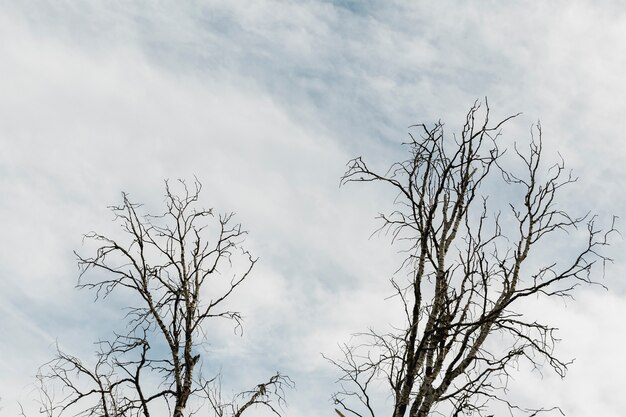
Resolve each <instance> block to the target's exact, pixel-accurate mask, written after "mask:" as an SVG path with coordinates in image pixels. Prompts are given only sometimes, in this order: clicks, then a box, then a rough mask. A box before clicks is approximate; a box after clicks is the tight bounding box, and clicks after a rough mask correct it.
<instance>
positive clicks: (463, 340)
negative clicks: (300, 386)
mask: <svg viewBox="0 0 626 417" xmlns="http://www.w3.org/2000/svg"><path fill="white" fill-rule="evenodd" d="M480 107H481V103H475V104H474V106H473V107H472V108H471V109H470V111H469V112H468V114H467V117H466V120H465V124H464V126H463V129H462V131H461V133H460V136H454V137H448V136H445V135H444V126H443V124H442V123H441V122H439V123H437V124H435V125H434V126H433V127H431V128H429V127H427V126H426V125H423V124H422V125H416V126H412V127H411V128H415V129H417V130H418V133H417V134H416V135H413V134H411V135H410V140H409V141H408V143H406V144H405V145H406V147H407V148H408V150H409V152H410V156H409V158H408V159H407V160H405V161H402V162H398V163H395V164H393V165H392V166H391V168H390V169H389V170H388V171H387V172H386V173H385V174H379V173H377V172H376V171H374V170H372V169H370V167H369V166H368V165H367V164H366V163H365V162H364V161H363V160H362V159H361V158H360V157H359V158H356V159H353V160H352V161H350V162H349V163H348V168H347V171H346V173H345V175H344V176H343V178H342V184H346V183H350V182H377V183H383V184H385V185H386V186H390V187H392V188H393V189H395V190H396V192H397V198H396V200H395V202H394V203H395V204H394V209H392V211H391V212H390V213H388V214H381V215H380V219H381V221H382V227H381V229H380V231H382V232H384V233H388V234H390V236H391V237H392V239H393V242H394V243H396V244H400V245H405V246H402V250H403V251H406V252H405V253H406V257H405V259H404V262H403V264H402V266H401V267H400V268H399V269H398V271H397V274H398V273H400V272H402V271H404V272H405V273H406V275H404V274H402V275H400V277H404V276H406V277H407V278H406V279H405V278H398V277H397V275H396V278H393V279H392V280H391V284H392V286H393V289H394V294H395V295H394V296H393V298H394V299H396V300H399V304H398V305H399V306H401V310H402V316H403V320H402V321H403V324H402V325H401V326H396V327H393V330H391V331H389V332H378V331H375V330H369V331H367V332H365V333H360V334H356V335H354V337H353V339H351V342H350V343H347V344H344V345H342V346H341V347H342V351H343V355H342V358H341V359H333V360H331V362H333V363H334V364H335V365H336V366H337V367H338V368H339V369H340V371H341V377H340V380H339V383H340V386H341V389H340V391H339V392H337V393H336V394H335V395H334V397H333V398H334V401H335V404H337V405H338V406H339V407H341V408H342V411H338V413H339V415H343V414H342V412H343V413H345V414H346V415H355V416H372V417H374V415H375V413H376V410H378V409H380V408H377V407H380V404H378V405H377V404H376V399H377V396H376V391H375V388H376V387H377V384H379V385H380V384H383V386H386V387H387V388H388V389H389V392H390V394H391V398H392V403H393V409H392V410H390V411H389V414H391V415H392V416H393V417H404V416H407V415H408V416H411V417H426V416H431V415H448V416H453V417H456V416H461V415H467V416H484V415H491V414H494V412H493V408H498V407H500V408H501V407H503V406H504V407H505V409H507V410H508V413H510V415H531V416H534V415H537V414H539V413H541V412H543V411H552V410H554V411H560V409H558V408H556V407H553V408H523V407H521V406H518V405H516V404H514V403H513V402H512V401H511V400H509V396H507V383H508V381H509V376H510V373H511V372H512V370H513V369H516V368H517V367H518V365H519V364H521V363H522V362H523V361H527V363H528V364H530V366H532V367H533V368H535V369H539V368H541V367H542V366H544V367H545V366H547V367H549V368H551V369H553V370H554V371H555V372H556V373H557V374H558V375H560V376H564V375H565V372H566V370H567V367H568V362H566V361H564V360H561V359H559V358H558V357H557V356H556V355H555V353H554V347H555V343H556V342H557V339H556V335H555V331H556V329H555V328H554V327H552V326H550V325H549V324H546V323H544V322H543V321H540V320H539V319H538V318H532V317H530V316H529V315H528V314H524V310H523V307H524V303H525V302H528V301H530V299H531V297H532V298H538V297H539V298H540V297H570V296H571V292H572V290H573V289H574V288H575V287H577V286H578V285H580V284H583V283H592V282H593V280H592V277H591V275H590V272H591V269H592V267H593V266H594V265H595V264H597V263H600V264H604V263H605V262H606V261H609V260H610V259H608V258H607V257H606V256H605V255H603V254H602V253H601V251H600V249H601V248H602V247H603V246H605V245H607V237H608V235H609V234H610V233H611V232H612V231H614V228H613V224H611V226H610V227H607V230H605V231H602V230H600V229H599V228H598V227H597V225H596V223H597V222H596V219H595V217H594V216H591V215H589V214H587V215H583V216H582V217H573V216H572V215H570V214H568V213H567V212H566V211H564V210H563V209H561V208H559V202H558V198H557V196H558V195H559V192H560V191H561V189H562V188H563V187H564V186H567V185H568V184H571V183H573V182H575V180H576V179H575V178H574V177H572V175H571V173H570V172H568V171H567V170H566V169H565V167H564V164H563V162H562V160H560V161H559V162H557V163H556V164H554V165H552V166H548V167H545V168H544V165H543V164H542V157H543V155H542V139H541V127H540V125H537V126H536V127H534V128H532V129H531V139H530V141H529V145H528V146H523V147H522V146H518V145H516V144H515V145H513V146H512V147H511V149H510V151H509V152H508V153H507V152H505V150H504V149H503V147H502V145H501V141H502V138H501V137H500V129H501V126H502V125H503V123H505V122H507V121H508V120H510V119H511V118H513V117H515V116H512V117H509V118H506V119H504V120H503V121H501V122H499V123H496V124H493V125H492V124H490V120H489V107H488V105H487V102H486V101H485V105H484V108H483V109H481V108H480ZM516 116H517V115H516ZM505 154H506V155H505ZM498 181H499V182H500V183H499V184H498ZM487 182H490V183H489V187H487V185H486V184H487ZM494 186H497V187H498V188H497V190H498V191H496V192H497V195H495V196H494V195H492V196H491V197H490V198H488V197H487V196H486V195H484V194H483V193H488V192H489V191H490V190H491V192H492V193H493V189H494V188H493V187H494ZM505 196H515V197H514V198H513V200H512V201H507V202H506V203H505V205H504V207H505V209H504V210H502V209H501V208H502V205H498V200H499V199H502V198H504V197H505ZM493 197H495V199H494V198H493ZM493 200H496V201H495V206H494V207H496V208H495V209H492V204H493ZM498 207H499V208H498ZM559 239H564V240H559ZM576 239H578V240H576ZM566 242H567V244H565V243H566ZM574 242H577V243H578V246H577V249H576V248H574V249H572V248H571V246H572V245H574ZM561 243H563V246H568V247H569V248H568V249H564V250H563V251H561V252H560V253H558V254H556V256H555V257H553V258H552V259H550V260H549V261H548V262H545V257H546V256H542V251H546V250H548V249H547V248H549V247H550V246H551V247H555V246H557V245H560V244H561ZM542 258H543V259H542ZM542 261H543V262H544V263H541V262H542ZM498 404H499V405H498ZM490 410H491V411H490Z"/></svg>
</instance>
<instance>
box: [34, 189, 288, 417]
mask: <svg viewBox="0 0 626 417" xmlns="http://www.w3.org/2000/svg"><path fill="white" fill-rule="evenodd" d="M180 187H181V189H182V192H181V193H178V194H177V193H174V192H173V191H172V189H171V188H170V186H169V184H168V183H167V182H166V183H165V188H166V195H165V204H166V210H165V212H164V213H163V214H160V215H156V216H154V215H149V214H147V215H142V214H140V212H139V211H140V207H141V206H140V205H138V204H135V203H132V202H131V201H130V200H129V197H128V195H127V194H125V193H123V202H122V204H121V205H120V206H113V207H111V209H112V211H113V213H114V214H115V221H116V223H118V224H119V225H121V227H122V230H123V235H124V236H125V238H122V239H113V238H111V237H107V236H105V235H102V234H99V233H95V232H91V233H88V234H87V235H86V236H85V238H86V239H87V240H89V241H91V242H92V243H94V244H95V245H96V247H97V249H96V250H95V253H94V254H93V255H92V256H83V255H79V254H76V255H77V257H78V263H79V266H80V269H81V275H80V279H79V283H78V287H79V288H82V289H88V290H93V291H95V293H96V299H98V298H106V297H108V296H110V295H111V294H113V293H118V292H119V293H125V294H123V295H124V296H127V297H128V296H129V295H130V297H132V300H133V302H132V305H129V306H128V313H127V315H126V319H127V325H126V327H125V329H124V331H123V332H122V333H117V334H115V337H114V338H113V339H112V340H104V341H100V342H98V344H97V345H98V347H99V348H98V351H97V355H96V358H95V363H94V364H92V365H91V366H90V365H87V364H86V363H84V362H83V361H82V360H81V359H79V358H77V357H75V356H72V355H70V354H68V353H66V352H64V351H62V350H61V349H57V350H58V353H57V356H56V358H55V359H54V360H52V361H51V362H50V363H48V364H47V365H45V366H44V367H42V369H41V371H40V374H39V376H38V379H39V381H40V383H41V390H40V393H41V404H42V412H44V413H46V414H47V415H49V416H57V415H59V416H60V415H67V414H71V415H79V416H105V417H109V416H110V417H113V416H115V417H117V416H144V417H149V416H150V415H151V414H152V415H157V416H159V415H165V414H168V415H173V416H174V417H182V416H184V415H192V414H194V413H196V412H198V411H200V410H201V409H202V407H206V408H208V409H209V410H210V411H211V412H210V413H209V414H211V413H212V414H213V415H215V416H219V417H225V416H233V417H240V416H242V415H243V414H244V412H246V411H248V410H250V409H252V408H254V407H255V406H263V407H267V408H268V409H269V410H271V411H272V412H273V413H275V414H276V415H280V412H279V411H280V408H279V407H280V406H281V405H282V404H283V403H284V398H285V396H284V394H285V393H284V389H285V388H287V387H291V386H292V385H293V383H292V381H291V380H290V379H289V378H288V377H287V376H285V375H282V374H280V373H278V372H277V373H276V374H274V375H273V376H271V377H270V378H269V379H268V380H267V381H265V382H263V383H260V384H258V385H257V386H256V387H254V388H252V389H250V390H247V391H244V392H242V393H241V394H238V395H236V396H234V398H232V399H230V400H224V399H223V398H222V390H221V375H219V374H218V375H213V376H212V377H211V378H205V377H204V376H203V375H202V369H201V368H202V362H203V360H204V361H207V358H203V355H202V351H201V349H200V346H201V345H203V344H204V343H205V342H207V339H209V336H208V334H207V324H208V323H207V322H209V321H211V320H213V319H226V320H231V321H232V322H233V323H234V325H235V328H236V329H237V328H240V326H241V319H242V318H241V314H240V313H239V312H238V311H235V310H232V309H231V307H230V306H231V304H232V298H233V295H234V294H235V292H236V290H237V289H238V288H239V287H240V286H241V285H242V284H243V283H244V281H245V280H246V279H247V278H248V277H249V276H250V273H251V271H252V269H253V267H254V265H255V263H256V262H257V259H256V258H254V257H253V256H252V255H251V254H250V253H249V252H248V251H246V250H245V249H244V248H243V246H242V243H243V241H244V237H245V234H246V232H245V231H244V230H243V229H242V227H241V225H240V224H237V223H234V222H233V214H232V213H231V214H226V215H218V216H215V215H214V213H213V211H212V210H206V209H203V208H199V207H198V196H199V194H200V191H201V186H200V183H198V182H197V181H196V182H195V183H194V184H193V187H192V188H191V189H190V188H188V186H187V184H186V183H185V182H182V181H181V182H180ZM205 356H206V355H205ZM192 399H196V400H197V401H192ZM277 405H278V406H277Z"/></svg>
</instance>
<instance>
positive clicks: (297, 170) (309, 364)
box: [0, 0, 626, 417]
mask: <svg viewBox="0 0 626 417" xmlns="http://www.w3.org/2000/svg"><path fill="white" fill-rule="evenodd" d="M624 68H626V7H624V5H623V4H621V2H617V1H616V2H609V1H607V2H602V3H601V5H600V3H599V2H580V1H553V2H541V3H540V2H520V1H507V2H499V1H481V2H465V1H463V2H461V1H457V2H453V1H438V2H396V1H382V0H381V1H363V2H359V1H335V2H332V1H320V2H309V1H261V0H259V1H254V2H234V1H218V0H215V1H206V2H153V1H119V2H108V1H106V2H105V1H102V2H96V1H90V2H85V1H59V0H57V1H50V2H47V1H30V0H19V1H0V219H2V228H1V230H2V238H1V239H0V283H1V286H0V288H1V290H0V397H2V400H1V402H0V406H1V407H3V408H2V410H0V415H2V416H4V415H6V416H13V415H15V414H16V410H17V401H18V400H19V401H21V402H22V403H23V404H24V405H25V408H26V409H33V407H35V408H36V406H33V397H34V395H35V394H34V393H33V381H34V375H35V373H36V371H37V368H38V366H39V365H41V364H42V363H44V362H45V361H46V360H48V359H49V358H51V357H52V355H53V352H54V343H55V341H58V343H59V344H60V345H61V346H63V347H64V348H66V349H68V350H70V351H71V352H72V353H75V354H77V355H79V356H85V357H89V355H90V354H91V353H92V352H93V350H94V346H93V344H92V342H94V341H96V340H97V339H98V338H103V337H107V336H109V335H110V332H111V323H113V322H115V321H116V320H120V317H121V316H120V310H119V305H117V304H116V303H115V301H114V300H113V301H110V302H108V303H97V304H94V303H93V302H92V301H93V296H92V295H91V294H89V293H86V292H79V291H78V290H76V289H74V285H75V283H76V280H77V277H78V270H77V268H76V262H75V258H74V255H73V253H72V251H73V250H75V249H76V250H80V248H81V236H82V234H83V233H86V232H88V231H90V230H98V231H101V232H104V233H106V231H107V230H110V229H111V228H112V227H113V223H112V222H111V220H112V216H111V214H110V212H109V211H108V210H107V206H108V205H111V204H116V203H119V201H120V192H121V191H127V192H129V193H130V196H131V198H132V199H133V200H134V201H137V202H144V203H146V205H147V207H149V208H153V207H159V204H160V203H162V201H163V179H166V178H170V179H177V178H183V179H192V178H193V176H194V175H195V176H197V178H198V179H199V180H201V181H202V183H203V184H204V190H203V194H202V202H203V204H204V205H205V206H207V207H213V208H214V209H215V210H217V211H219V212H227V211H235V212H236V213H237V219H238V220H239V221H240V222H242V223H243V225H244V227H245V228H246V229H247V230H249V231H250V235H249V238H248V240H247V242H246V243H247V245H248V247H249V248H250V250H251V251H253V252H254V253H255V254H256V255H257V256H259V257H260V261H259V263H258V267H257V268H255V272H254V276H253V278H252V279H251V281H250V282H249V283H248V284H247V286H246V287H245V288H244V289H243V290H242V292H241V293H240V296H239V297H240V298H239V300H240V309H241V310H242V312H243V313H244V315H245V317H246V321H245V332H244V335H243V337H239V336H235V335H233V334H232V332H231V331H230V330H223V331H222V330H220V331H218V332H217V334H219V335H221V336H220V337H219V338H217V339H215V340H211V346H210V351H211V355H213V356H212V357H214V358H215V360H216V362H217V363H221V369H222V371H223V373H224V380H225V383H226V385H227V389H237V388H240V389H241V388H246V387H248V386H253V385H254V384H256V383H258V382H260V380H261V379H262V378H264V377H265V376H267V375H269V374H271V373H272V372H274V371H276V370H281V371H282V372H284V373H286V374H288V375H290V376H291V377H292V378H293V379H294V380H295V382H296V385H297V389H296V390H295V391H292V392H289V393H288V402H289V407H288V408H287V409H286V415H288V416H296V417H313V416H331V415H333V411H332V408H333V406H332V403H331V401H330V396H331V394H332V392H333V391H334V390H335V389H336V387H335V385H334V381H335V379H336V377H337V376H338V375H337V373H336V372H335V370H334V369H333V368H332V367H331V366H330V365H329V364H328V363H327V362H326V361H324V360H323V358H322V357H321V355H320V353H321V352H324V353H328V354H330V355H332V354H333V352H335V351H336V345H337V343H340V342H344V341H347V340H348V338H349V335H350V334H351V333H353V332H357V331H360V330H364V329H366V328H367V327H369V326H373V327H376V326H385V325H387V324H388V323H389V321H390V320H391V317H392V315H393V314H392V312H390V311H389V309H388V308H386V306H388V304H386V303H387V302H386V301H385V300H384V298H385V296H387V295H389V294H390V293H391V291H390V288H389V286H388V279H389V278H390V277H391V276H392V274H393V272H394V271H395V270H396V268H397V266H398V260H399V257H398V255H397V254H396V253H395V249H394V248H392V247H390V245H389V241H388V239H385V238H371V239H370V238H369V237H370V234H371V232H372V231H373V230H375V228H376V226H377V222H376V221H375V219H374V218H375V216H376V214H377V213H378V212H379V211H381V210H384V209H385V208H388V207H389V204H390V202H391V199H392V198H393V194H389V192H387V190H385V189H381V188H378V187H372V186H350V187H342V188H339V187H338V184H339V178H340V176H341V174H342V173H343V172H344V169H345V163H346V162H347V161H348V160H349V159H350V158H353V157H355V156H359V155H363V157H364V158H366V159H367V160H369V161H371V162H372V165H373V166H376V167H379V168H380V169H384V168H386V167H387V166H388V165H389V164H390V163H391V162H393V161H394V160H397V159H399V158H401V157H402V151H403V148H402V147H401V145H400V143H401V142H402V141H403V140H405V139H406V137H407V132H408V131H409V130H408V126H409V125H412V124H415V123H420V122H425V123H432V122H434V121H436V120H439V119H441V120H443V121H445V122H446V126H447V127H446V129H447V131H448V132H454V131H458V129H459V127H460V126H461V123H462V121H463V116H464V113H465V112H466V111H467V110H468V108H469V107H470V106H471V105H472V103H473V102H474V100H476V99H482V98H483V97H485V96H488V98H489V103H490V106H491V108H492V111H493V119H494V120H495V119H497V118H502V117H505V116H507V115H510V114H512V113H517V112H523V115H522V116H521V117H519V118H517V119H515V120H514V121H512V122H510V123H509V124H508V125H507V126H506V127H505V129H504V131H503V139H504V140H506V141H509V143H512V142H513V141H515V140H520V141H521V140H524V138H527V137H528V132H529V129H530V126H531V125H532V124H533V123H536V122H537V120H539V119H540V120H541V124H542V126H543V131H544V141H545V147H546V153H547V155H548V158H556V156H557V152H560V153H561V155H563V157H564V158H565V160H566V161H567V163H568V166H569V167H570V168H572V169H573V170H574V172H575V173H576V174H577V175H578V176H579V177H580V181H579V182H578V183H577V184H576V185H575V186H574V187H571V188H570V190H569V191H567V192H566V193H565V195H564V204H567V206H568V207H569V208H571V210H572V211H573V212H575V213H585V212H587V211H588V210H592V211H594V212H597V213H599V215H600V218H601V219H603V220H607V219H608V218H609V217H610V215H611V214H616V215H618V216H622V217H624V215H626V199H625V197H624V192H623V186H624V182H625V179H626V164H624V163H623V161H624V159H625V157H626V143H625V140H626V138H625V137H624V135H625V133H624V132H626V117H625V116H624V115H625V114H626V78H625V77H624V76H623V74H624ZM558 244H559V243H558V242H556V243H555V245H558ZM624 249H626V248H625V247H624V244H623V243H622V241H621V239H616V240H615V244H614V246H613V248H612V250H611V253H610V255H611V256H614V257H615V258H616V262H615V264H614V265H613V266H611V267H609V268H608V269H607V273H606V276H605V277H604V278H602V277H601V276H598V278H599V279H601V280H602V282H603V283H604V284H605V285H606V286H607V287H608V288H609V291H604V290H602V289H600V288H597V287H596V288H581V289H580V290H578V291H577V292H576V294H575V295H576V301H575V302H568V303H567V304H566V305H565V304H563V303H562V302H553V301H550V300H545V301H543V302H540V303H538V305H537V306H536V308H538V309H541V310H539V311H541V313H542V315H543V316H544V317H546V318H549V319H550V322H551V323H554V324H555V325H557V326H558V327H560V328H561V332H560V336H561V337H562V339H563V341H562V343H561V344H560V346H559V352H560V354H561V355H562V356H563V357H566V358H576V361H575V363H574V364H573V365H572V367H571V371H570V373H569V374H568V376H567V378H566V379H564V380H561V379H560V378H558V377H556V376H554V375H551V374H550V373H549V372H546V373H545V374H544V377H543V380H542V379H541V377H540V376H538V375H537V374H529V373H521V374H520V375H519V376H518V377H517V381H516V383H515V392H513V393H512V395H514V397H515V398H517V399H520V402H522V403H523V404H527V405H540V406H541V405H559V406H561V407H562V409H563V410H564V411H565V413H566V414H567V415H568V416H571V417H588V416H591V415H599V416H605V417H620V416H623V415H624V409H626V400H625V399H624V398H625V397H624V395H623V393H622V387H623V375H624V374H625V373H626V360H625V359H624V355H623V350H624V344H625V343H626V337H624V336H623V334H624V333H625V331H626V325H625V324H624V319H623V318H624V317H626V283H625V281H624V279H623V271H624V270H625V265H626V264H625V263H624V261H623V260H622V259H620V258H621V257H622V256H621V254H623V253H624ZM383 406H384V404H383ZM31 415H33V414H31Z"/></svg>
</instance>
